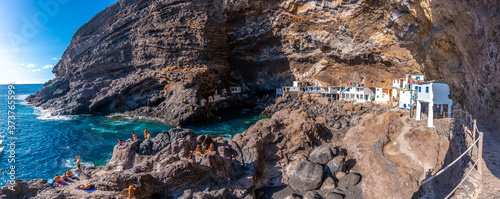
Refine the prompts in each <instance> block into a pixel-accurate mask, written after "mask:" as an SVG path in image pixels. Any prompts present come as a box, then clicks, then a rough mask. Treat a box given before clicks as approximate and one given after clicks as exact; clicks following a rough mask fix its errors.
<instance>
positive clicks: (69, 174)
mask: <svg viewBox="0 0 500 199" xmlns="http://www.w3.org/2000/svg"><path fill="white" fill-rule="evenodd" d="M66 175H67V176H69V177H71V176H73V172H71V171H70V170H69V169H66Z"/></svg>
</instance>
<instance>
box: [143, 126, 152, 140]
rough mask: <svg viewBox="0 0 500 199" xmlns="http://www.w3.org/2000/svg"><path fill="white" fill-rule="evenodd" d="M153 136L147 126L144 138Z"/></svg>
mask: <svg viewBox="0 0 500 199" xmlns="http://www.w3.org/2000/svg"><path fill="white" fill-rule="evenodd" d="M148 138H151V134H149V131H148V129H147V128H144V139H148Z"/></svg>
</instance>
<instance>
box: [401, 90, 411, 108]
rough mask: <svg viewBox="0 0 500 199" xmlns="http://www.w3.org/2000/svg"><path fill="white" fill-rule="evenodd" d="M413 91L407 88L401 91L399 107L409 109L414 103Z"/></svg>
mask: <svg viewBox="0 0 500 199" xmlns="http://www.w3.org/2000/svg"><path fill="white" fill-rule="evenodd" d="M411 92H412V91H410V90H406V89H403V90H400V91H399V104H398V106H399V108H407V109H409V108H410V105H412V103H413V102H411V97H412V94H411ZM413 92H415V91H413Z"/></svg>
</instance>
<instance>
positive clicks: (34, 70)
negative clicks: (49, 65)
mask: <svg viewBox="0 0 500 199" xmlns="http://www.w3.org/2000/svg"><path fill="white" fill-rule="evenodd" d="M31 71H32V72H39V71H41V70H40V69H39V68H38V69H33V70H31Z"/></svg>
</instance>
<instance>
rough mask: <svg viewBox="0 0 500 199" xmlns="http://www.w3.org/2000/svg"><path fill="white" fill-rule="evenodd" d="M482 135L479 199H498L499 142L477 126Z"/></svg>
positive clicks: (499, 174)
mask: <svg viewBox="0 0 500 199" xmlns="http://www.w3.org/2000/svg"><path fill="white" fill-rule="evenodd" d="M478 128H479V130H480V131H483V133H484V139H483V140H484V141H483V144H484V145H483V159H484V164H483V188H482V190H481V194H479V198H500V140H498V139H496V138H495V137H494V136H492V135H491V133H500V132H488V131H485V130H484V129H485V128H481V126H480V125H478Z"/></svg>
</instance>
